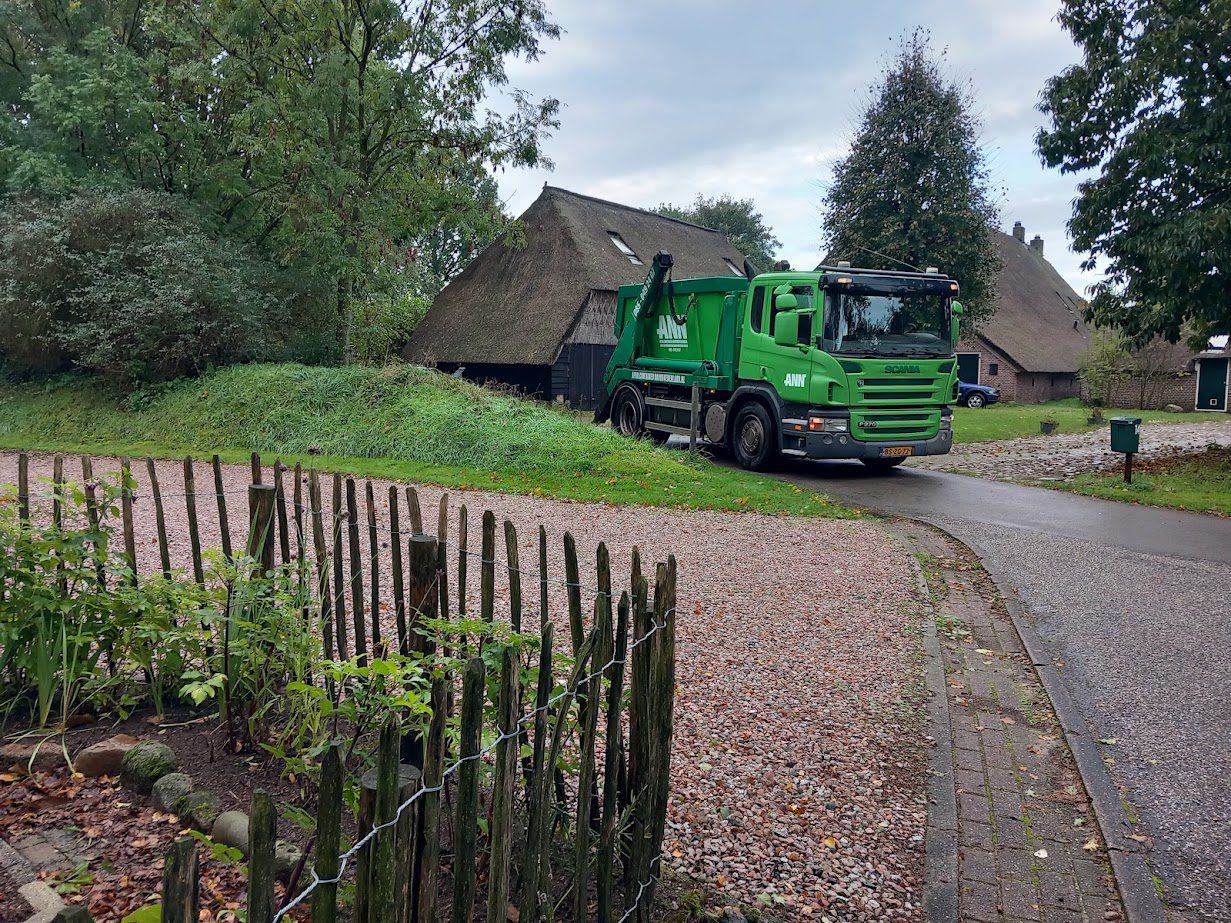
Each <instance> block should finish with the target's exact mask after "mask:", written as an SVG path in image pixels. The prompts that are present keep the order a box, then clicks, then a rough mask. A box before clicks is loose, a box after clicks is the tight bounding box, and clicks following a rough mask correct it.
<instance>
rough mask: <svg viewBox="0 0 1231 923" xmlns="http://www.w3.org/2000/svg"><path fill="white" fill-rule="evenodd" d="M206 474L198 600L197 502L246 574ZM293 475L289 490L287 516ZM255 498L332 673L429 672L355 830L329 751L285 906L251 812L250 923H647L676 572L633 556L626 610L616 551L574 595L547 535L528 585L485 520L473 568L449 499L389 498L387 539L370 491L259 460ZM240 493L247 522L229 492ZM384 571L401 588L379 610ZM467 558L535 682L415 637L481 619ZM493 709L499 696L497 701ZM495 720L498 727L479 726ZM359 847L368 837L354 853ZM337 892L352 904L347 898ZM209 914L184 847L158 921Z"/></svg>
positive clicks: (162, 534) (131, 556)
mask: <svg viewBox="0 0 1231 923" xmlns="http://www.w3.org/2000/svg"><path fill="white" fill-rule="evenodd" d="M18 464H19V467H18V504H19V509H20V510H21V515H22V516H24V517H26V518H29V515H30V503H31V493H30V476H29V463H28V459H27V457H26V456H25V455H22V456H20V458H19V463H18ZM197 467H198V466H197V464H196V463H195V462H194V461H193V459H191V458H186V459H184V462H183V488H184V489H183V492H182V494H180V496H181V497H182V498H183V500H184V504H185V508H184V513H185V515H184V517H183V520H182V521H183V529H184V531H186V533H187V539H188V545H189V552H190V558H191V571H192V575H191V579H193V580H196V581H197V582H203V581H205V580H206V569H205V566H204V559H203V551H202V540H201V530H200V527H199V523H198V513H199V509H198V500H200V499H202V498H203V497H206V496H208V497H211V498H213V500H214V502H216V504H217V518H218V522H219V526H220V538H221V542H222V553H223V555H224V556H226V557H227V558H228V559H229V558H231V557H232V556H233V555H234V554H235V550H234V549H233V548H232V541H231V537H230V529H229V522H230V518H231V516H233V515H234V514H235V513H236V512H238V511H237V510H235V509H233V508H232V509H228V505H227V497H228V491H227V490H226V489H225V485H224V477H223V474H224V469H223V467H222V465H221V464H220V461H219V458H218V457H217V456H214V457H213V460H212V463H211V464H210V465H209V466H208V468H209V469H210V470H211V472H212V478H213V485H212V487H213V489H212V490H207V491H204V492H202V491H199V490H198V488H197ZM93 468H94V465H93V461H92V460H91V459H90V458H88V457H83V458H82V459H81V470H82V478H83V481H85V482H87V484H88V482H90V481H91V480H92V479H93V478H94V471H93ZM121 468H122V472H123V488H122V492H121V495H120V504H119V506H120V520H121V521H120V526H121V530H122V532H123V551H122V554H123V556H124V558H125V559H126V561H127V563H128V565H129V567H130V569H131V572H132V574H133V575H134V576H133V579H138V578H137V576H136V575H137V574H139V573H141V572H142V571H143V567H142V563H143V562H140V561H138V558H137V554H138V552H137V549H138V543H137V540H136V530H135V528H134V515H133V500H134V490H135V478H134V477H133V466H132V463H131V461H130V460H129V459H122V460H121ZM145 471H146V475H147V479H148V480H147V487H148V496H149V498H150V500H151V501H152V503H153V507H154V518H155V524H156V526H155V528H156V532H157V546H158V555H159V559H158V572H159V574H160V575H165V576H167V577H170V576H172V574H173V568H172V555H171V543H170V541H169V537H168V532H169V529H168V517H167V508H166V506H165V503H164V500H165V499H167V498H169V497H170V496H172V495H171V494H165V496H164V490H163V485H160V483H159V480H158V476H157V471H156V467H155V464H154V462H153V461H152V460H150V459H146V460H145ZM288 472H292V473H293V474H292V478H291V482H292V485H293V486H292V490H291V492H290V495H289V496H288V493H287V489H286V480H287V478H286V475H287V473H288ZM267 474H268V475H269V477H268V478H267ZM52 480H53V491H52V495H53V498H55V500H54V502H53V511H52V515H53V519H54V520H55V523H56V525H57V526H58V525H59V523H60V517H61V515H62V513H61V504H60V502H59V499H58V498H59V497H60V491H61V485H63V484H64V483H65V470H64V460H63V459H62V458H59V457H57V458H56V459H55V461H54V468H53V478H52ZM305 486H306V490H305ZM327 488H328V489H330V490H331V493H332V501H333V502H332V504H331V507H330V512H329V513H326V511H325V508H324V505H323V499H322V493H323V491H324V490H326V489H327ZM361 491H362V498H363V501H362V507H361V505H360V496H361ZM247 493H248V498H247V501H248V502H247V504H246V510H245V511H244V512H246V515H247V517H248V523H249V529H248V541H247V546H246V549H245V551H246V552H247V553H248V554H249V555H251V556H253V557H255V558H257V559H259V560H260V562H261V565H262V567H263V568H264V569H272V568H274V567H275V566H276V565H277V564H278V563H279V562H281V564H282V565H285V566H288V567H290V568H293V569H294V571H295V572H297V573H298V574H300V575H301V579H302V580H303V581H304V584H305V585H306V586H310V587H311V588H312V592H311V593H310V594H309V596H308V597H305V598H306V599H307V600H309V602H308V603H305V604H306V605H308V604H310V605H311V607H312V609H313V611H312V612H310V613H309V612H305V615H306V616H311V617H313V620H314V621H315V622H316V624H318V625H319V626H320V634H321V645H322V653H323V655H324V657H325V658H326V659H327V660H342V659H347V658H350V657H355V658H357V659H358V660H359V661H360V662H371V661H372V660H375V659H376V658H380V657H381V656H383V655H384V654H386V653H387V652H389V651H392V650H394V649H396V650H397V651H398V652H400V653H401V654H403V655H408V656H416V657H422V658H424V659H425V660H427V661H429V662H432V663H434V664H435V665H436V668H435V669H434V670H433V673H432V679H431V690H430V704H431V717H430V722H425V723H423V724H420V725H416V726H413V727H410V726H408V727H405V728H403V727H402V726H401V724H400V722H399V719H398V717H397V715H395V714H391V715H389V716H388V718H387V719H386V721H385V723H384V725H383V727H382V729H381V736H380V744H379V748H378V756H377V760H376V763H377V765H376V769H375V770H374V771H372V772H369V773H367V774H366V775H365V776H364V778H363V779H362V783H361V786H360V797H359V809H358V812H357V814H356V815H355V816H354V818H353V819H354V824H351V823H349V822H347V821H346V820H345V819H344V816H345V815H346V813H347V809H346V807H345V805H344V803H343V790H344V782H345V774H346V772H347V768H346V760H345V759H344V754H343V752H342V750H341V748H340V747H338V746H333V747H331V748H330V749H328V750H327V751H326V753H325V755H324V758H323V761H322V766H321V779H320V785H319V794H318V804H317V809H316V828H315V832H314V834H313V836H312V841H311V843H310V848H309V850H305V858H304V861H303V862H301V864H300V867H299V868H298V869H296V871H295V872H294V874H293V875H292V876H291V880H290V882H289V884H288V886H287V888H286V889H285V891H284V893H283V896H282V898H281V900H280V901H276V900H275V887H274V850H275V838H274V831H275V829H276V818H277V815H276V808H275V806H274V804H273V803H272V801H271V799H270V798H269V796H268V795H266V794H263V793H258V794H257V795H256V797H255V798H254V800H253V804H252V810H251V813H250V817H251V824H250V859H249V863H250V864H249V892H248V920H249V923H270V921H273V920H277V919H282V918H283V917H287V918H288V919H290V918H293V919H308V918H310V919H311V920H313V921H314V923H332V921H334V920H337V919H340V918H341V919H350V920H352V921H355V923H389V921H396V923H415V921H424V923H426V921H433V920H437V919H442V920H443V919H449V920H452V921H454V923H463V921H471V920H473V919H474V918H475V914H476V912H477V913H479V914H480V915H481V918H483V919H486V920H488V921H489V923H503V921H505V920H506V918H509V917H513V918H516V919H519V920H521V921H523V923H531V921H543V920H557V919H563V920H600V921H603V923H617V921H619V923H623V921H632V920H636V921H648V919H649V906H650V902H651V900H652V899H653V895H654V891H655V885H656V881H657V878H658V873H659V864H660V855H659V851H660V848H661V843H662V840H663V836H664V832H665V824H666V814H667V797H668V779H669V774H670V756H671V736H672V711H673V705H674V689H675V677H674V674H675V611H676V606H675V602H676V600H675V586H676V567H675V560H674V557H672V558H670V559H669V560H668V561H667V562H665V563H660V564H658V565H656V566H655V567H654V569H653V571H652V572H651V573H649V574H645V573H643V572H642V566H641V561H640V556H639V554H638V552H637V550H636V549H634V550H633V554H632V565H631V573H630V576H629V582H628V585H627V588H626V589H624V590H623V591H621V592H620V593H619V594H618V599H617V597H616V593H615V591H614V590H613V588H612V576H611V566H610V560H609V556H608V552H607V549H606V547H605V545H599V547H598V549H597V556H596V557H597V562H596V568H595V575H596V576H595V582H594V584H593V585H590V586H587V585H586V584H584V583H583V582H582V580H581V576H580V575H581V566H580V563H579V559H578V553H577V547H576V543H575V541H574V540H573V538H572V536H571V535H570V534H567V533H566V534H565V536H564V576H563V579H562V580H561V579H559V578H555V577H553V576H552V575H551V574H550V573H549V568H548V540H547V532H546V530H545V529H544V528H542V527H540V528H539V531H538V567H537V569H533V568H524V567H523V566H522V565H521V563H520V560H519V555H520V552H519V545H518V539H517V531H516V528H515V527H514V525H513V524H512V523H511V522H509V521H507V520H506V521H505V522H504V523H503V533H504V535H503V537H504V545H505V549H504V551H505V554H504V560H503V561H498V559H497V557H498V552H497V525H496V517H495V515H494V514H493V513H492V512H490V511H487V512H484V513H483V514H482V516H481V518H480V521H481V526H480V536H479V548H478V550H477V551H475V550H473V549H472V548H471V547H470V537H469V535H468V511H467V508H466V506H464V505H462V506H460V507H459V508H458V509H457V510H456V514H455V515H456V521H455V534H456V537H455V538H454V539H453V540H452V543H451V541H450V526H451V525H454V514H453V512H452V511H451V510H450V506H449V497H448V495H447V494H445V495H443V496H442V497H441V500H440V503H439V508H438V510H437V511H436V522H435V529H434V530H431V529H429V528H428V526H427V524H425V521H424V514H423V511H422V509H421V506H420V498H419V495H418V493H417V491H416V490H415V488H413V487H405V488H399V487H396V486H391V487H389V488H388V519H387V523H386V522H381V521H379V517H378V515H377V505H376V503H375V497H374V490H373V485H372V483H371V482H370V481H367V482H363V483H362V484H360V483H357V482H356V481H355V480H354V479H353V478H349V477H346V478H344V477H342V476H340V475H338V474H333V475H321V474H319V473H318V472H317V471H315V470H309V471H306V472H305V471H303V470H302V469H301V468H300V466H298V465H296V466H295V467H294V468H293V469H288V468H286V467H285V466H283V465H281V464H280V463H278V462H275V463H274V465H273V466H272V469H271V470H270V471H267V470H266V469H265V467H264V466H263V465H262V463H261V460H260V458H259V456H258V455H257V454H255V453H254V454H253V456H252V473H251V484H250V485H249V486H248V488H247ZM229 495H230V496H231V497H232V498H233V501H232V502H233V505H234V497H235V493H234V491H231V492H230V493H229ZM91 496H92V494H91V492H90V491H89V490H88V489H87V491H86V497H87V509H88V512H89V516H90V518H91V521H95V516H96V512H95V510H94V507H93V506H92V504H91ZM403 504H404V505H403ZM403 511H404V513H405V515H404V516H403ZM361 513H362V514H365V515H364V518H363V520H361ZM363 531H366V533H367V549H366V552H367V554H366V556H365V554H364V551H365V549H364V548H363V547H362V544H363V542H362V541H361V538H362V533H363ZM451 550H452V552H453V554H452V555H451V554H450V551H451ZM386 554H387V557H388V564H389V571H388V573H390V574H391V582H392V586H391V587H388V588H385V589H384V591H382V587H381V585H380V579H381V573H382V564H383V563H384V561H385V556H386ZM365 557H366V560H365ZM472 558H473V559H474V562H475V563H477V566H478V569H479V578H478V579H479V612H478V616H479V618H481V619H483V620H485V621H488V622H491V621H493V620H494V619H495V618H496V612H495V597H496V583H497V572H498V571H499V572H500V574H501V576H502V577H503V578H505V579H507V590H508V594H507V595H508V601H509V609H508V622H509V625H510V627H511V628H512V630H513V631H515V632H519V633H526V632H530V633H532V634H537V635H538V637H539V644H538V645H537V657H536V658H535V659H536V663H523V662H522V661H521V659H520V658H519V656H518V654H517V652H516V650H515V648H514V647H513V646H509V645H503V646H500V647H499V648H498V649H496V648H493V649H495V650H498V654H499V656H498V657H497V656H493V655H492V654H491V650H489V651H488V654H489V656H488V657H486V658H484V657H482V656H473V657H470V658H469V659H468V660H466V661H465V662H464V663H463V664H460V665H458V661H456V660H455V659H451V658H445V657H439V658H436V655H437V654H438V653H441V654H443V653H446V652H444V651H441V652H438V651H437V650H436V646H437V642H436V641H434V640H432V639H433V635H432V633H430V632H422V631H420V630H418V629H419V628H420V626H421V625H422V623H424V622H425V621H429V620H435V619H445V620H450V619H453V620H458V619H461V618H466V617H468V613H467V607H468V602H467V583H468V580H469V579H470V575H469V573H468V572H469V570H470V564H471V563H472V560H471V559H472ZM146 563H147V565H148V564H150V563H152V562H146ZM144 570H146V571H151V570H152V567H148V566H147V567H145V568H144ZM523 578H526V579H525V580H524V579H523ZM530 581H533V582H535V583H537V589H538V590H539V593H538V597H539V598H538V606H537V607H528V606H526V605H525V600H524V596H523V594H524V591H525V590H526V589H527V587H526V586H525V583H526V582H530ZM551 584H556V585H558V586H559V585H562V586H563V587H564V589H565V595H566V597H567V604H566V608H567V613H561V616H562V618H561V621H563V616H565V615H567V627H568V638H567V640H566V641H565V642H564V644H563V645H561V643H560V642H559V641H558V640H557V639H556V637H555V626H554V625H553V622H552V619H551V618H550V612H549V609H550V604H549V599H550V594H549V586H550V585H551ZM382 592H384V594H385V595H382ZM388 596H391V598H392V603H393V605H392V608H393V618H392V620H391V621H392V627H390V626H387V625H382V622H381V617H380V616H381V609H382V599H386V598H387V597H388ZM587 604H589V605H587ZM534 608H537V613H535V612H534ZM587 608H591V612H589V613H588V612H587ZM523 617H526V620H527V621H529V620H530V619H531V618H534V619H535V620H536V624H533V625H529V626H527V625H523ZM561 647H564V648H565V650H566V652H567V653H568V654H570V655H571V657H570V658H567V659H564V662H565V663H566V664H567V675H557V663H558V662H559V660H560V658H556V657H555V656H554V655H555V654H556V653H557V652H558V651H559V649H560V648H561ZM433 658H436V659H435V660H433ZM489 690H494V691H492V692H490V695H489ZM486 704H490V705H492V706H494V708H492V709H485V705H486ZM455 706H456V708H455ZM485 715H486V717H485ZM485 723H486V724H488V725H489V726H488V727H487V728H485V727H484V725H485ZM485 739H486V740H487V741H488V742H487V743H486V744H484V743H483V741H484V740H485ZM408 744H409V745H408ZM566 752H567V754H568V761H567V762H568V764H569V765H570V766H571V767H575V769H573V770H571V771H570V772H569V773H567V774H566V773H565V772H563V771H562V769H561V766H562V765H564V761H563V760H562V757H563V756H564V755H565V753H566ZM401 760H406V761H407V762H401ZM574 776H575V777H574ZM345 830H354V831H355V835H354V842H353V844H352V845H350V846H349V847H347V848H343V847H344V842H343V841H344V835H343V834H344V831H345ZM344 884H346V885H353V890H352V888H350V887H345V888H343V887H340V886H341V885H344ZM343 893H353V904H352V906H350V907H349V908H340V907H339V897H340V895H342V894H343ZM197 916H198V896H197V853H196V843H195V841H194V840H192V839H188V838H185V839H181V840H178V841H177V842H176V843H175V844H174V846H173V847H172V849H171V851H170V852H169V853H168V855H167V859H166V866H165V873H164V880H163V916H162V919H163V920H164V921H168V923H178V921H185V923H186V921H190V920H191V921H195V920H196V919H197Z"/></svg>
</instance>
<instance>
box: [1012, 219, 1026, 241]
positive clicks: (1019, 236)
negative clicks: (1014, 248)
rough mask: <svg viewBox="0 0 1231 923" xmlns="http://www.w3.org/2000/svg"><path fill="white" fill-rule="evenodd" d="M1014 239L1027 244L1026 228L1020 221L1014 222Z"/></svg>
mask: <svg viewBox="0 0 1231 923" xmlns="http://www.w3.org/2000/svg"><path fill="white" fill-rule="evenodd" d="M1013 239H1014V240H1020V241H1021V242H1022V243H1025V242H1026V227H1025V225H1023V224H1022V223H1021V222H1020V221H1014V222H1013Z"/></svg>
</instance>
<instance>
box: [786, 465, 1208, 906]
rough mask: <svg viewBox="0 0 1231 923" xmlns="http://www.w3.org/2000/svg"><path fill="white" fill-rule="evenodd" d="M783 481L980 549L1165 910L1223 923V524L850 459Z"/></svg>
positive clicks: (797, 471)
mask: <svg viewBox="0 0 1231 923" xmlns="http://www.w3.org/2000/svg"><path fill="white" fill-rule="evenodd" d="M779 476H781V477H784V478H786V479H788V480H791V481H795V482H798V483H800V484H805V485H807V486H808V487H809V488H811V489H814V490H817V491H819V492H822V493H827V494H830V495H831V496H834V497H836V498H839V499H841V500H844V501H846V502H848V503H850V504H852V505H857V506H862V507H867V508H869V509H872V510H874V511H879V512H885V513H893V514H898V515H903V516H907V517H912V518H920V519H924V520H927V521H930V522H933V523H935V524H937V525H940V526H942V527H944V528H945V529H947V530H949V531H950V532H952V533H953V534H954V535H956V536H957V537H958V538H959V539H962V540H965V541H967V542H969V543H971V544H973V545H975V546H977V547H978V548H979V549H980V550H981V551H982V552H983V553H984V554H985V555H986V556H987V557H988V558H989V559H990V561H991V563H992V564H993V565H994V566H995V567H996V569H997V570H998V571H999V572H1000V573H1001V575H1002V576H1003V577H1005V578H1007V579H1008V580H1009V581H1011V582H1012V583H1013V585H1014V588H1015V589H1016V590H1017V593H1018V595H1019V596H1020V598H1021V600H1022V602H1023V603H1024V604H1025V606H1026V607H1027V609H1028V610H1029V612H1030V614H1031V617H1033V618H1034V619H1035V626H1034V627H1035V629H1036V631H1037V632H1038V634H1039V635H1040V636H1041V637H1042V638H1043V639H1044V640H1045V641H1046V642H1048V643H1049V644H1050V645H1051V646H1052V649H1053V652H1054V655H1055V657H1056V658H1059V659H1060V660H1061V661H1063V664H1064V666H1063V669H1062V670H1061V671H1060V672H1061V675H1062V676H1063V677H1064V680H1065V682H1066V683H1067V684H1068V686H1069V689H1070V692H1071V694H1072V697H1073V699H1074V701H1075V702H1076V704H1077V706H1078V707H1079V708H1080V709H1081V710H1082V711H1083V712H1084V714H1085V717H1086V720H1087V722H1088V723H1089V725H1090V728H1091V731H1092V732H1093V733H1094V734H1095V735H1096V737H1097V738H1099V740H1100V748H1101V750H1102V752H1103V755H1104V758H1105V760H1108V761H1111V762H1110V767H1111V772H1112V776H1113V779H1114V780H1115V781H1116V782H1117V783H1118V784H1119V785H1120V786H1121V788H1122V791H1124V792H1125V793H1126V794H1127V797H1128V801H1129V803H1130V805H1131V806H1132V808H1133V810H1134V811H1135V813H1136V814H1137V815H1138V816H1139V817H1140V822H1141V829H1142V830H1143V831H1144V832H1145V833H1146V834H1148V835H1150V836H1153V837H1154V850H1153V853H1152V855H1151V857H1150V861H1151V862H1152V864H1153V865H1154V868H1155V870H1156V872H1157V873H1158V875H1159V876H1160V877H1161V879H1162V881H1163V882H1164V886H1165V888H1166V891H1167V898H1168V902H1169V903H1170V904H1171V906H1172V907H1173V908H1175V909H1176V910H1178V911H1180V912H1181V913H1182V914H1183V916H1184V918H1185V919H1187V920H1193V921H1197V920H1200V921H1227V920H1231V519H1220V518H1218V517H1214V516H1203V515H1198V514H1193V513H1181V512H1173V511H1169V510H1161V509H1155V508H1149V507H1136V506H1131V505H1127V504H1120V503H1114V502H1110V501H1104V500H1096V499H1092V498H1088V497H1081V496H1077V495H1074V494H1068V493H1063V492H1060V491H1051V490H1046V489H1042V488H1033V487H1021V486H1018V485H1014V484H1006V483H1001V482H995V481H988V480H982V479H977V478H971V477H965V476H962V475H956V474H946V473H942V472H935V471H922V470H915V469H911V468H899V469H896V470H895V471H893V472H891V473H890V474H888V475H881V476H877V475H871V474H869V473H868V472H867V471H866V469H864V468H863V466H862V465H859V464H858V463H854V462H834V463H806V464H799V465H796V466H794V467H792V468H790V469H789V470H788V471H786V472H782V473H780V475H779ZM1113 741H1114V742H1113ZM1103 742H1108V743H1103Z"/></svg>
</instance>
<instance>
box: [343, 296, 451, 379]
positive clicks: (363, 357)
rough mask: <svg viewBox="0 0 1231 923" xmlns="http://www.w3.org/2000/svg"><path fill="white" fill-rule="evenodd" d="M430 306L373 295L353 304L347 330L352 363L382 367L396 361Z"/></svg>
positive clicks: (422, 300)
mask: <svg viewBox="0 0 1231 923" xmlns="http://www.w3.org/2000/svg"><path fill="white" fill-rule="evenodd" d="M431 306H432V302H431V299H428V298H423V297H421V296H418V295H413V294H409V293H405V294H402V295H400V296H396V297H387V296H384V295H375V296H371V297H368V298H365V299H363V300H361V301H358V302H356V304H355V313H354V321H353V323H354V325H353V327H352V328H351V351H352V352H353V354H354V359H355V361H356V362H360V363H364V364H366V365H384V364H385V363H386V362H388V361H389V360H391V359H396V358H397V357H398V355H399V353H401V351H402V347H403V346H405V345H406V343H407V341H408V340H409V339H410V335H411V333H412V332H414V329H415V327H416V326H417V325H418V323H419V321H421V320H423V315H425V314H427V309H428V308H430V307H431Z"/></svg>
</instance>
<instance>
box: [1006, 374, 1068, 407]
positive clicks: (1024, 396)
mask: <svg viewBox="0 0 1231 923" xmlns="http://www.w3.org/2000/svg"><path fill="white" fill-rule="evenodd" d="M1080 394H1081V380H1080V379H1079V378H1078V377H1077V375H1076V374H1075V373H1073V372H1067V373H1066V372H1057V373H1050V372H1019V373H1018V375H1017V402H1018V403H1019V404H1041V403H1043V402H1044V401H1058V400H1061V399H1062V398H1066V397H1078V396H1079V395H1080Z"/></svg>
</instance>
